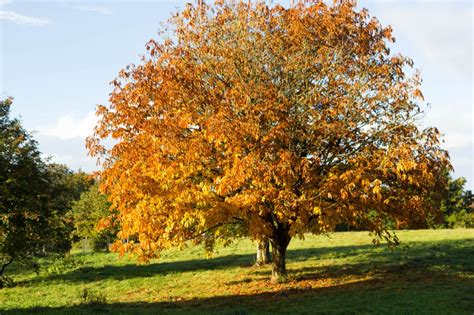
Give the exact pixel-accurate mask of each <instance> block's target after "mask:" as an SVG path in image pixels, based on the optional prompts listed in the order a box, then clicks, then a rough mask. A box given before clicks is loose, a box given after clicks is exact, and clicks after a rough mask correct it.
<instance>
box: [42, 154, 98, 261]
mask: <svg viewBox="0 0 474 315" xmlns="http://www.w3.org/2000/svg"><path fill="white" fill-rule="evenodd" d="M47 172H48V185H47V186H45V189H46V190H45V193H46V194H47V196H48V198H47V200H48V203H47V207H48V209H49V210H50V211H51V212H54V217H55V218H58V222H57V224H58V226H57V228H56V229H54V231H55V234H51V235H50V239H54V238H57V239H58V240H62V241H61V242H51V243H50V244H49V251H53V252H54V251H59V252H62V250H61V249H54V248H52V247H51V246H54V244H62V245H63V246H64V245H65V246H67V248H70V247H71V242H72V239H71V237H72V234H73V230H74V222H73V216H72V213H71V208H72V205H73V202H75V201H77V200H79V198H80V197H81V194H82V193H83V192H85V191H87V190H88V189H89V188H90V187H91V186H92V185H93V184H94V179H93V178H92V177H91V176H90V175H89V174H87V173H85V172H82V171H78V172H74V171H72V170H71V169H69V168H68V167H67V166H66V165H63V164H56V163H51V164H47Z"/></svg>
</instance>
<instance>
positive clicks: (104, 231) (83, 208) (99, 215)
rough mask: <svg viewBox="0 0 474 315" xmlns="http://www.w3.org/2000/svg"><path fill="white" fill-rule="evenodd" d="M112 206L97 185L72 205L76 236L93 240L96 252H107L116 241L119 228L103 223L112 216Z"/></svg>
mask: <svg viewBox="0 0 474 315" xmlns="http://www.w3.org/2000/svg"><path fill="white" fill-rule="evenodd" d="M110 206H111V204H110V202H109V201H108V200H107V196H106V195H103V194H101V193H100V192H99V189H98V185H97V184H95V185H94V186H92V187H91V188H90V189H89V190H87V191H85V192H83V193H82V194H81V198H80V199H79V200H77V201H75V202H74V203H73V205H72V213H73V216H74V227H75V232H74V234H75V235H76V236H78V237H79V238H81V239H88V240H91V241H92V244H93V246H94V249H95V250H104V249H105V250H107V249H108V245H109V244H110V243H111V242H113V241H114V240H115V239H116V234H117V232H118V229H117V227H115V226H114V225H113V224H106V225H104V222H103V221H104V220H108V219H109V217H110V216H111V210H110ZM104 226H106V227H104Z"/></svg>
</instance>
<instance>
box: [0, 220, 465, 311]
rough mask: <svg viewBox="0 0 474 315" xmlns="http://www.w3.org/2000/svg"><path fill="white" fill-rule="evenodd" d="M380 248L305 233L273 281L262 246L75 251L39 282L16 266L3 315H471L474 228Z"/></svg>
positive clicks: (409, 234) (0, 296) (349, 237)
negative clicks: (147, 252)
mask: <svg viewBox="0 0 474 315" xmlns="http://www.w3.org/2000/svg"><path fill="white" fill-rule="evenodd" d="M397 235H398V236H399V238H400V239H401V241H402V243H403V245H402V246H400V247H398V248H397V249H395V250H394V251H391V250H389V249H388V248H386V247H385V246H374V245H372V243H371V237H370V236H369V235H368V233H367V232H344V233H334V234H330V235H329V236H312V235H307V237H306V239H305V240H304V241H300V240H293V241H292V242H291V243H290V246H289V251H288V256H287V267H288V270H289V276H290V280H289V281H288V282H287V283H283V284H277V285H274V284H271V283H270V281H269V279H270V273H271V272H270V267H269V266H267V267H254V266H253V262H254V250H255V246H254V244H253V243H251V242H250V241H249V240H245V239H242V240H237V241H236V242H234V243H233V244H232V245H230V246H228V247H225V248H218V253H216V254H215V255H214V257H213V258H211V259H207V258H206V256H205V253H204V251H203V249H202V248H201V247H190V248H187V249H185V250H183V251H169V252H165V253H163V256H162V258H161V259H159V260H156V261H152V262H151V263H150V264H148V265H137V264H136V263H135V262H134V261H133V260H128V259H127V258H122V259H120V258H118V257H117V255H116V254H112V253H81V252H76V253H74V254H73V255H71V257H70V258H69V259H68V260H67V261H66V262H62V263H61V262H55V263H52V262H44V265H45V267H44V268H43V270H42V271H41V272H40V274H39V275H37V274H35V273H31V272H22V270H20V269H19V268H17V267H16V266H12V268H10V270H8V271H7V274H8V275H10V276H12V277H13V278H14V280H15V286H14V287H12V288H5V289H1V290H0V314H2V315H4V314H32V313H33V314H37V313H41V314H43V313H44V314H91V313H92V314H94V313H108V314H168V313H173V314H174V313H182V314H202V313H205V314H276V313H283V314H287V313H292V314H304V313H306V314H360V313H370V314H406V313H409V314H413V313H415V314H471V315H472V314H473V313H474V229H455V230H417V231H400V232H398V233H397Z"/></svg>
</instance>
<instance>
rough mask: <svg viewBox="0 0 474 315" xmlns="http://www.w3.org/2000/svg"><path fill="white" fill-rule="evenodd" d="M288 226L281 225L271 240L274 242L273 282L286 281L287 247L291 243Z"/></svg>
mask: <svg viewBox="0 0 474 315" xmlns="http://www.w3.org/2000/svg"><path fill="white" fill-rule="evenodd" d="M288 232H289V227H288V226H279V227H278V228H277V229H276V230H275V231H274V235H273V237H272V239H271V240H270V242H271V243H272V253H273V261H272V282H281V281H285V280H286V278H287V273H286V249H287V248H288V244H289V243H290V240H291V237H290V236H289V233H288Z"/></svg>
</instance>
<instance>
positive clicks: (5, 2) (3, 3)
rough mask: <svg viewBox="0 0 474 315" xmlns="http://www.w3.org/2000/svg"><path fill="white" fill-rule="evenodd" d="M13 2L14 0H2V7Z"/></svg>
mask: <svg viewBox="0 0 474 315" xmlns="http://www.w3.org/2000/svg"><path fill="white" fill-rule="evenodd" d="M9 3H12V0H0V7H2V6H4V5H7V4H9Z"/></svg>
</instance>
